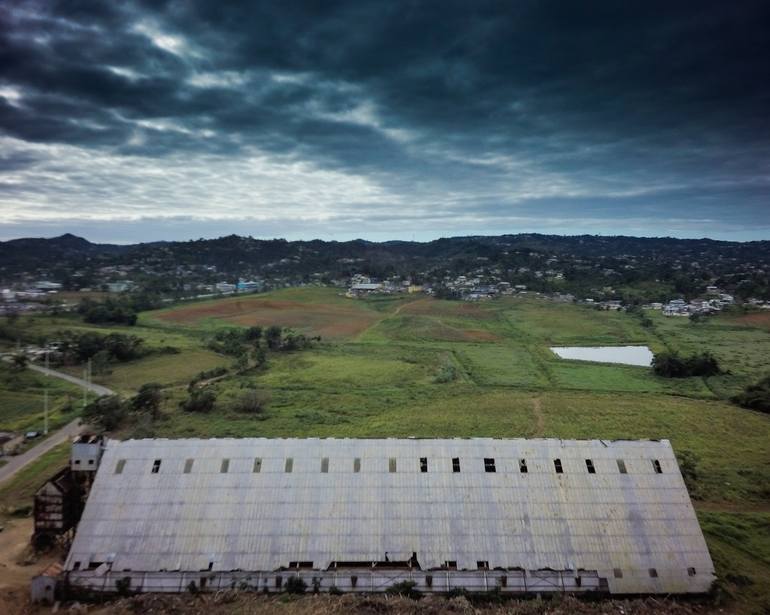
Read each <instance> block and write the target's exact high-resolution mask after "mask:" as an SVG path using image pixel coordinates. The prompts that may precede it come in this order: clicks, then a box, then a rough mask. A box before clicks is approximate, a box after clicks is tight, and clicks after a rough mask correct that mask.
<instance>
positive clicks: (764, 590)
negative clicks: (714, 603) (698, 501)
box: [698, 511, 770, 614]
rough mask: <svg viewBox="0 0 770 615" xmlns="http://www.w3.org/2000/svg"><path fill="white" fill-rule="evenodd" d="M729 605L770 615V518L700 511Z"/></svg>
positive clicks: (758, 514)
mask: <svg viewBox="0 0 770 615" xmlns="http://www.w3.org/2000/svg"><path fill="white" fill-rule="evenodd" d="M698 519H699V521H700V524H701V528H702V529H703V532H704V534H705V536H706V542H707V543H708V547H709V551H710V552H711V557H712V559H713V560H714V565H715V567H716V571H717V575H718V576H719V578H720V581H719V587H720V588H722V592H724V593H726V594H727V598H726V600H725V602H726V603H727V604H729V605H730V606H731V607H732V608H734V609H735V610H736V611H737V612H742V613H756V614H760V613H767V612H769V611H770V514H768V513H766V512H765V513H730V512H707V511H699V513H698Z"/></svg>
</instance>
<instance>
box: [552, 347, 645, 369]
mask: <svg viewBox="0 0 770 615" xmlns="http://www.w3.org/2000/svg"><path fill="white" fill-rule="evenodd" d="M551 350H552V351H553V352H555V353H556V354H557V355H559V357H561V358H562V359H572V360H574V361H596V362H599V363H620V364H621V365H638V366H640V367H649V366H650V364H651V363H652V352H651V351H650V349H649V348H648V347H647V346H553V347H551Z"/></svg>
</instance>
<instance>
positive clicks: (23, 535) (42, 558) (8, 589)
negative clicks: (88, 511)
mask: <svg viewBox="0 0 770 615" xmlns="http://www.w3.org/2000/svg"><path fill="white" fill-rule="evenodd" d="M1 523H2V525H4V529H3V531H2V532H0V613H4V614H7V615H16V614H21V613H31V612H36V611H35V610H33V609H32V608H31V607H30V605H29V586H30V583H31V582H32V577H34V576H35V575H37V574H39V573H40V572H42V571H43V570H45V569H46V568H47V567H48V566H49V565H51V564H52V563H54V562H56V561H60V559H61V557H62V555H63V554H62V552H61V550H54V551H51V552H50V553H45V554H42V555H36V554H34V553H33V552H32V551H31V549H30V546H29V539H30V536H31V535H32V519H12V520H9V521H3V522H1Z"/></svg>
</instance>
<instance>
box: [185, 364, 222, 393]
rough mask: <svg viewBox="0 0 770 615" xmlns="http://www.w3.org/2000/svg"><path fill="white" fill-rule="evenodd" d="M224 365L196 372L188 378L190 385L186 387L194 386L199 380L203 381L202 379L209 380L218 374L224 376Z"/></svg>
mask: <svg viewBox="0 0 770 615" xmlns="http://www.w3.org/2000/svg"><path fill="white" fill-rule="evenodd" d="M227 371H228V370H227V368H226V367H222V366H220V367H212V368H211V369H207V370H205V371H202V372H198V374H197V375H196V376H195V377H194V378H193V379H192V380H190V385H189V387H188V388H192V387H194V386H195V385H196V384H198V383H199V382H203V381H204V380H211V379H212V378H218V377H219V376H224V375H225V374H226V373H227Z"/></svg>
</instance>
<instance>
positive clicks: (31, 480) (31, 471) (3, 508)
mask: <svg viewBox="0 0 770 615" xmlns="http://www.w3.org/2000/svg"><path fill="white" fill-rule="evenodd" d="M69 455H70V445H69V444H68V443H64V444H60V445H59V446H57V447H55V448H53V449H51V450H50V451H48V452H47V453H45V454H44V455H41V456H40V457H39V458H38V459H36V460H35V461H33V462H31V463H30V464H28V465H26V466H24V467H23V468H22V469H21V470H19V472H18V473H17V474H16V475H15V476H14V477H13V478H12V479H10V480H9V481H8V482H6V483H3V485H2V487H0V515H2V516H8V515H12V514H14V513H15V512H17V511H19V510H20V509H21V510H25V509H26V508H27V507H28V506H31V505H32V497H33V496H34V495H35V491H37V490H38V489H39V488H40V487H41V486H42V484H43V483H44V482H45V481H46V479H47V478H48V477H49V476H52V475H53V474H55V473H56V472H58V471H59V470H61V469H62V468H64V467H65V466H66V465H67V463H69Z"/></svg>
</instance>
